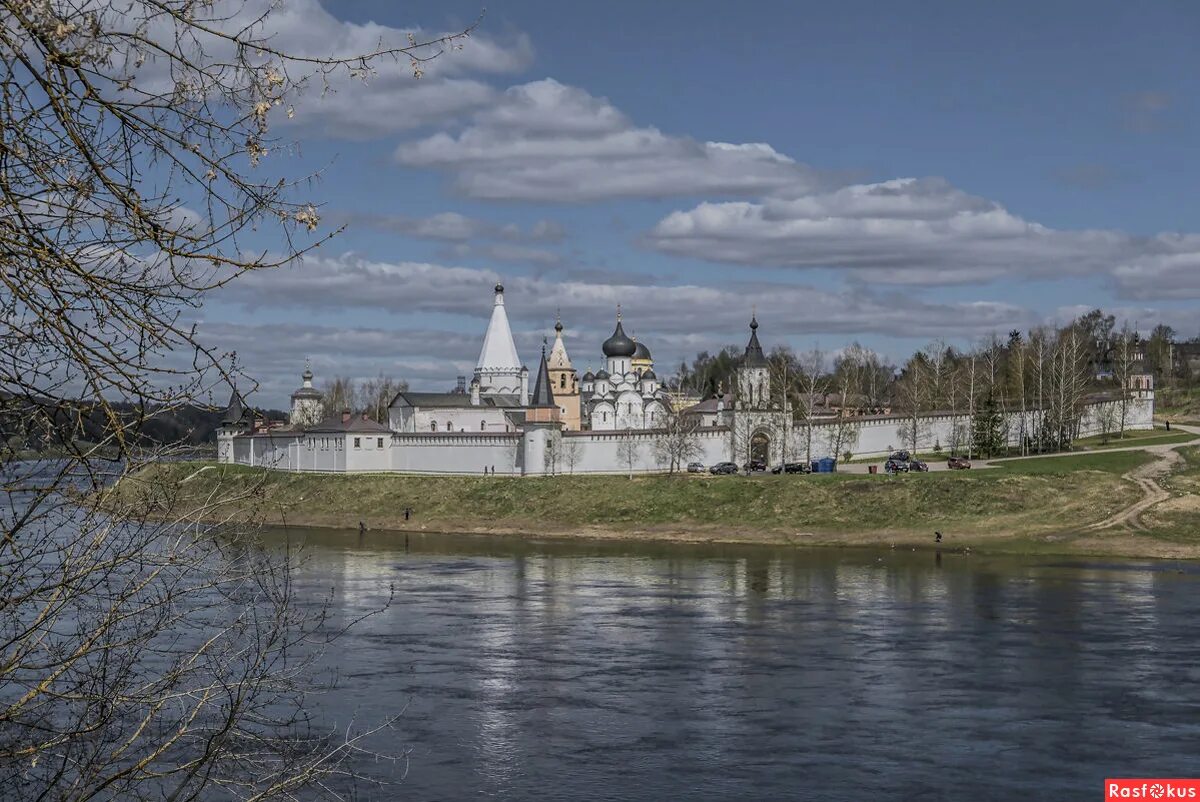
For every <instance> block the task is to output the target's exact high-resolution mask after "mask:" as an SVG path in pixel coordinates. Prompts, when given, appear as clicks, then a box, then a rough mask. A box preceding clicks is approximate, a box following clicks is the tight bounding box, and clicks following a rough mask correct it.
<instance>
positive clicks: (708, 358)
mask: <svg viewBox="0 0 1200 802" xmlns="http://www.w3.org/2000/svg"><path fill="white" fill-rule="evenodd" d="M1188 345H1195V346H1197V353H1200V338H1197V339H1193V340H1191V341H1188V342H1183V343H1181V342H1178V341H1177V339H1176V335H1175V332H1174V330H1173V329H1171V327H1169V326H1166V325H1164V324H1159V325H1156V326H1154V327H1153V329H1152V330H1151V331H1150V333H1149V335H1148V336H1147V335H1143V334H1141V333H1139V332H1138V331H1137V330H1136V329H1134V328H1133V327H1132V326H1131V325H1130V324H1129V323H1128V322H1126V323H1124V324H1123V325H1121V326H1119V327H1118V325H1117V320H1116V317H1115V315H1112V314H1109V313H1105V312H1104V311H1103V310H1100V309H1095V310H1092V311H1090V312H1088V313H1087V314H1084V315H1080V316H1079V317H1077V318H1075V319H1074V320H1072V321H1070V322H1069V323H1067V324H1065V325H1062V326H1039V327H1035V328H1032V329H1029V330H1027V331H1021V330H1018V329H1014V330H1012V331H1010V332H1009V333H1008V334H1007V336H1000V335H999V334H995V333H993V334H990V335H988V336H986V337H983V338H981V339H980V340H978V341H976V342H974V343H971V344H970V345H968V346H966V347H961V346H955V345H951V344H948V343H947V342H946V341H945V340H944V339H941V338H938V339H935V340H933V341H931V342H929V343H928V344H926V345H925V346H924V347H922V348H920V349H918V350H916V351H915V352H913V353H912V354H911V355H909V356H908V357H907V358H906V359H904V360H903V361H902V362H901V363H899V364H896V363H893V362H891V361H889V360H887V359H886V358H884V357H883V356H881V355H880V354H878V353H876V352H875V351H873V350H872V349H870V348H867V347H865V346H863V345H862V344H861V343H858V342H853V343H851V344H850V345H849V346H847V347H846V348H843V349H841V350H840V351H836V352H829V351H825V350H822V349H820V348H813V349H809V350H806V351H802V352H799V353H797V352H795V351H793V350H792V349H790V348H787V347H777V348H775V349H774V350H773V351H771V352H770V353H769V354H768V356H767V362H768V370H769V376H770V385H771V387H770V390H771V393H770V395H771V398H772V400H773V403H774V404H775V405H776V406H777V407H778V408H780V409H784V408H785V409H786V410H787V411H788V413H789V414H787V415H784V416H782V419H783V423H782V424H780V425H781V426H783V427H784V428H786V429H788V431H784V432H779V433H777V434H779V435H781V436H782V437H783V441H784V442H786V443H791V442H792V441H793V440H796V441H798V442H797V443H796V447H795V448H796V450H797V451H798V452H800V453H803V454H804V455H805V457H806V458H808V459H811V457H812V455H813V454H814V453H817V452H819V451H820V452H824V453H829V454H833V455H841V454H843V452H845V451H848V450H849V449H851V448H852V447H853V444H854V441H855V439H856V430H857V424H856V419H857V418H861V417H862V416H867V415H883V414H888V415H892V416H896V417H900V418H902V419H903V423H902V424H901V427H900V430H901V436H902V438H903V441H904V442H903V444H902V445H904V446H905V447H907V448H908V450H910V451H912V452H916V451H918V450H919V449H922V448H933V449H934V450H942V449H948V450H950V451H951V452H954V453H965V454H967V455H968V456H976V455H982V456H993V455H996V454H999V453H1001V452H1007V451H1008V450H1009V443H1010V442H1014V443H1016V445H1015V446H1014V447H1013V448H1014V449H1015V450H1016V451H1018V452H1019V453H1021V454H1028V453H1039V452H1045V451H1055V450H1062V449H1066V448H1069V447H1070V446H1071V443H1072V442H1073V440H1075V439H1076V438H1077V437H1078V436H1079V431H1080V424H1081V420H1082V415H1083V412H1084V409H1085V406H1086V405H1087V403H1088V402H1089V401H1092V400H1096V399H1097V398H1100V397H1108V398H1110V399H1111V400H1112V401H1113V404H1111V405H1108V406H1106V407H1105V408H1104V412H1103V414H1104V415H1106V416H1108V419H1106V420H1102V421H1101V424H1102V426H1103V428H1104V429H1105V431H1111V432H1112V433H1113V434H1114V436H1117V437H1120V436H1123V435H1124V432H1125V429H1126V426H1127V423H1128V415H1129V409H1130V402H1131V400H1132V393H1131V391H1130V386H1131V382H1132V380H1133V377H1134V376H1135V375H1149V376H1151V377H1153V380H1154V383H1155V386H1157V387H1162V386H1172V387H1177V386H1192V385H1193V384H1194V383H1195V381H1196V380H1195V378H1194V377H1193V376H1192V373H1191V370H1190V368H1189V365H1188V361H1187V359H1181V358H1180V357H1179V353H1180V351H1181V346H1183V349H1182V350H1185V351H1186V350H1187V346H1188ZM740 362H741V352H740V351H739V349H738V348H736V347H734V346H728V347H726V348H724V349H722V350H721V351H718V352H716V353H709V352H702V353H700V354H698V355H697V356H696V358H695V359H694V360H692V362H691V364H688V363H687V362H684V363H682V364H680V366H679V367H678V369H677V371H676V374H675V377H674V379H673V381H672V383H673V384H675V385H676V386H678V387H679V388H680V389H681V390H682V391H683V392H685V393H690V394H693V395H696V396H699V397H701V398H711V397H714V396H716V395H719V394H723V395H724V396H725V397H726V399H727V400H728V401H729V403H730V404H733V403H735V402H736V400H737V399H736V396H737V369H738V366H739V364H740ZM933 414H947V415H949V416H951V417H952V418H955V419H956V420H957V422H956V423H955V425H954V426H953V427H952V430H951V434H950V441H949V442H945V443H943V442H940V441H936V440H935V441H934V442H927V440H928V439H929V437H930V425H929V422H928V417H929V416H930V415H933ZM817 423H822V424H823V425H822V426H820V427H816V424H817ZM1012 426H1015V427H1016V430H1013V429H1012V428H1011V427H1012ZM817 431H820V432H821V433H822V435H821V436H822V437H823V439H824V440H826V441H827V442H819V443H818V442H814V437H815V436H817V435H816V434H815V433H816V432H817ZM747 448H748V446H747Z"/></svg>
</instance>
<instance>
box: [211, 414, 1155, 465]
mask: <svg viewBox="0 0 1200 802" xmlns="http://www.w3.org/2000/svg"><path fill="white" fill-rule="evenodd" d="M452 411H453V412H457V410H447V414H449V413H450V412H452ZM467 412H468V414H470V412H472V411H467ZM733 414H734V415H736V414H744V413H733ZM1038 414H1039V413H1038V412H1036V411H1034V412H1029V413H1026V415H1025V425H1024V426H1022V420H1021V415H1020V414H1019V413H1013V414H1010V415H1007V416H1006V418H1005V422H1006V425H1005V432H1006V436H1007V439H1008V443H1009V445H1012V446H1018V445H1020V442H1021V437H1022V434H1023V432H1026V431H1031V430H1033V429H1034V428H1035V426H1034V424H1035V423H1036V417H1037V415H1038ZM1153 414H1154V399H1153V395H1146V396H1138V397H1135V398H1133V399H1131V400H1130V402H1129V403H1128V405H1127V406H1126V420H1125V428H1126V429H1131V430H1136V429H1149V428H1152V427H1153V425H1154V424H1153ZM758 415H759V413H751V416H749V417H747V418H746V420H744V421H742V422H741V423H740V424H739V427H740V428H739V429H738V431H739V432H740V433H741V436H742V437H743V438H744V437H745V435H746V432H747V431H749V430H751V429H755V430H757V429H759V428H760V427H761V428H769V427H766V421H765V419H764V420H761V421H760V420H759V419H758V418H757V417H754V416H758ZM471 419H474V420H475V426H479V423H480V416H479V415H478V413H476V414H475V415H473V416H471V417H470V418H468V419H467V420H471ZM919 421H920V423H919V426H918V429H919V437H918V443H917V447H918V449H919V450H921V451H928V450H931V449H932V448H933V447H934V446H935V444H936V445H940V446H941V448H942V450H943V451H947V452H948V451H949V450H950V449H951V447H952V444H954V442H955V429H956V428H957V429H958V430H959V432H960V434H959V439H960V440H961V441H962V442H965V432H966V431H967V429H968V428H969V426H970V419H969V417H968V416H967V415H933V416H925V417H922V418H920V419H919ZM1119 421H1120V403H1119V402H1117V401H1107V402H1102V403H1097V404H1091V405H1089V406H1088V407H1087V408H1086V409H1085V411H1084V415H1083V418H1082V420H1081V423H1080V432H1079V436H1080V437H1089V436H1092V435H1097V434H1101V433H1103V432H1104V431H1105V430H1106V429H1107V430H1108V431H1116V430H1117V429H1119V427H1120V423H1119ZM747 423H750V424H752V425H751V426H750V427H749V428H747V427H746V424H747ZM905 426H906V421H905V419H904V418H898V417H894V418H863V419H858V420H855V421H854V422H853V427H852V428H853V430H854V431H855V432H856V434H855V435H852V441H851V442H850V443H849V444H846V445H843V450H849V451H851V452H852V453H853V455H854V456H855V457H874V456H879V457H882V456H886V455H887V454H888V453H889V452H891V451H894V450H897V449H901V448H906V447H907V445H908V442H909V441H908V439H907V438H905V437H903V436H902V433H903V429H904V428H905ZM834 428H835V427H834V424H832V423H819V424H816V425H814V427H813V450H812V458H813V459H819V458H821V457H826V456H835V455H833V454H830V453H829V452H830V444H829V442H830V439H831V434H832V432H833V430H834ZM743 430H744V431H743ZM789 435H790V436H789V439H790V441H791V443H790V447H789V449H788V450H787V454H786V458H787V459H788V460H789V461H793V460H802V459H804V458H805V440H806V438H805V430H804V427H803V426H795V427H794V428H793V429H792V430H791V431H790V432H789ZM663 436H664V435H663V434H662V433H661V432H659V431H646V430H629V431H585V432H567V433H559V432H556V431H552V430H548V429H545V428H542V429H531V430H530V431H529V432H508V433H504V432H478V431H470V430H468V431H463V432H454V433H447V432H444V431H438V432H436V433H434V432H420V431H418V432H408V433H399V432H392V433H391V434H390V435H389V434H379V435H377V434H370V433H363V434H355V433H345V434H343V433H334V432H326V433H321V432H311V433H306V434H304V435H295V434H275V433H262V434H258V435H255V436H253V437H247V436H237V437H232V438H231V437H229V436H228V435H224V434H223V435H220V436H219V441H220V442H219V446H218V453H219V454H220V459H221V461H223V462H234V463H238V464H242V465H254V466H263V467H273V468H278V469H280V470H294V471H321V472H351V473H353V472H366V471H395V472H399V473H423V474H459V475H472V474H479V475H482V474H483V473H484V469H485V468H486V469H487V471H488V472H489V473H490V472H491V471H492V470H493V469H494V471H495V473H496V474H497V475H508V476H520V475H543V474H547V473H557V474H571V473H578V474H620V473H626V472H628V471H629V470H630V468H629V465H628V463H627V461H626V459H625V455H624V453H623V451H622V444H623V443H625V442H632V443H633V448H634V458H633V466H632V471H633V472H634V473H658V472H665V471H666V470H667V469H668V468H669V464H668V462H667V461H666V458H665V457H663V456H662V455H661V454H660V453H659V450H658V449H657V448H656V447H655V444H656V443H657V442H658V440H659V439H660V438H662V437H663ZM696 438H697V441H698V446H699V453H698V454H697V455H696V456H695V457H692V458H691V459H690V460H689V461H691V460H694V461H697V462H702V463H704V464H705V465H712V464H714V463H717V462H722V461H725V460H732V461H734V462H737V463H738V464H739V465H740V464H741V463H742V462H744V461H745V454H740V455H734V454H733V451H734V440H735V437H734V435H733V433H732V432H731V430H730V429H729V428H728V427H724V426H719V427H703V428H701V429H699V430H698V431H697V434H696ZM779 439H780V438H779V437H772V443H771V449H770V453H771V462H772V464H778V462H780V461H782V460H783V459H784V454H783V453H782V449H781V448H780V444H779V442H778V441H779ZM526 440H536V441H537V442H536V443H532V442H531V443H529V444H528V445H527V443H526ZM381 441H382V442H381ZM740 450H742V449H739V451H740ZM530 454H532V455H533V456H529V455H530ZM547 454H549V455H550V456H547ZM838 457H839V458H840V455H838ZM527 461H532V462H534V463H537V464H526V462H527Z"/></svg>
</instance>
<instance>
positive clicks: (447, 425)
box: [446, 421, 454, 432]
mask: <svg viewBox="0 0 1200 802" xmlns="http://www.w3.org/2000/svg"><path fill="white" fill-rule="evenodd" d="M446 431H448V432H452V431H454V424H452V423H451V422H450V421H446Z"/></svg>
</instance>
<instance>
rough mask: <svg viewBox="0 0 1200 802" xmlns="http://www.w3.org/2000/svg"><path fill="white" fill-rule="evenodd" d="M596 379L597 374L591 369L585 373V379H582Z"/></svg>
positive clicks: (588, 380)
mask: <svg viewBox="0 0 1200 802" xmlns="http://www.w3.org/2000/svg"><path fill="white" fill-rule="evenodd" d="M595 379H596V374H594V373H592V372H591V371H590V370H589V371H588V372H587V373H585V374H583V379H582V381H585V382H590V381H594V380H595Z"/></svg>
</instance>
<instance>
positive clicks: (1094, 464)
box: [981, 451, 1156, 476]
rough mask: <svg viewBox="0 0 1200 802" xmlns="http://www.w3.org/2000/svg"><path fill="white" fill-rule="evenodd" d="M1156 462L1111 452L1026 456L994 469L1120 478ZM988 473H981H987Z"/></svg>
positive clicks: (1145, 456) (1146, 455) (1139, 454)
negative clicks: (1082, 472) (1091, 474)
mask: <svg viewBox="0 0 1200 802" xmlns="http://www.w3.org/2000/svg"><path fill="white" fill-rule="evenodd" d="M1154 459H1156V457H1155V456H1154V455H1153V454H1149V453H1147V452H1145V451H1114V452H1111V453H1107V454H1106V453H1103V452H1101V453H1096V452H1088V453H1086V454H1068V455H1064V456H1057V455H1055V456H1050V457H1040V458H1039V457H1028V458H1025V459H1010V460H1003V461H1001V462H997V463H996V464H997V466H999V468H1000V469H1001V470H1003V471H1006V472H1008V473H1020V474H1024V475H1027V476H1065V475H1068V474H1072V473H1076V472H1079V471H1098V472H1102V473H1108V474H1114V475H1117V476H1119V475H1121V474H1123V473H1127V472H1128V471H1131V470H1133V469H1134V468H1138V467H1140V466H1142V465H1145V464H1146V463H1148V462H1151V461H1152V460H1154ZM988 472H989V471H981V473H988Z"/></svg>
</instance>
